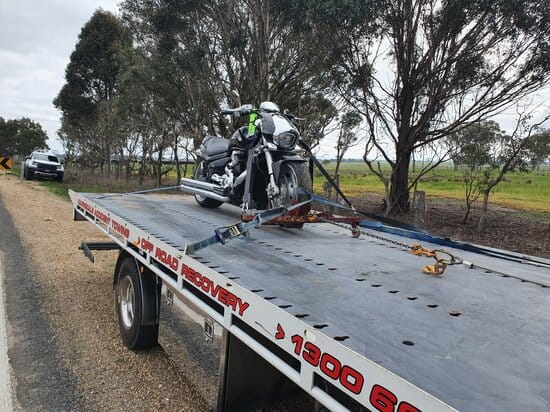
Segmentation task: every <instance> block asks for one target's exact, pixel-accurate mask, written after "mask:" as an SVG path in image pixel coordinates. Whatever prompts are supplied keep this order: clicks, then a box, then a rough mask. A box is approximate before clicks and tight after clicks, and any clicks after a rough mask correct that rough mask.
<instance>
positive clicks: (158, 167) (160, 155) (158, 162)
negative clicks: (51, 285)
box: [156, 150, 162, 187]
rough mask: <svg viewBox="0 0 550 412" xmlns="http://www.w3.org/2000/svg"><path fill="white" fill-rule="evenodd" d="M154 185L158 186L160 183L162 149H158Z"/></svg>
mask: <svg viewBox="0 0 550 412" xmlns="http://www.w3.org/2000/svg"><path fill="white" fill-rule="evenodd" d="M156 175H157V176H156V178H157V179H156V185H157V187H160V186H161V185H162V150H159V158H158V160H157V173H156Z"/></svg>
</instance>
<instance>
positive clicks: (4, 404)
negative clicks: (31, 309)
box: [0, 251, 13, 411]
mask: <svg viewBox="0 0 550 412" xmlns="http://www.w3.org/2000/svg"><path fill="white" fill-rule="evenodd" d="M4 276H5V275H4V255H3V254H2V251H0V411H11V410H13V408H12V403H11V384H10V364H9V361H8V338H7V315H6V308H5V306H4V305H5V299H4V281H3V279H4Z"/></svg>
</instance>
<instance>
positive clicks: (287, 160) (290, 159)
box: [273, 155, 308, 182]
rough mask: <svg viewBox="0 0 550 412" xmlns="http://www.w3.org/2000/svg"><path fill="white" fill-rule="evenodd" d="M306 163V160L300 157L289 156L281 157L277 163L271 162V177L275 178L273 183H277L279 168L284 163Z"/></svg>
mask: <svg viewBox="0 0 550 412" xmlns="http://www.w3.org/2000/svg"><path fill="white" fill-rule="evenodd" d="M307 161H308V160H307V159H304V158H303V157H302V156H300V155H291V156H286V157H283V158H282V159H281V160H279V161H277V162H273V175H274V177H275V181H276V182H278V181H279V174H280V173H281V167H282V165H283V164H284V163H306V162H307Z"/></svg>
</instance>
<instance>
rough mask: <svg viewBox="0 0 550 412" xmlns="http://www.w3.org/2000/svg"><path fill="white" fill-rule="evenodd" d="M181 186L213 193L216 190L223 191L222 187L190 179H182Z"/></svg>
mask: <svg viewBox="0 0 550 412" xmlns="http://www.w3.org/2000/svg"><path fill="white" fill-rule="evenodd" d="M180 184H181V185H182V186H185V187H194V188H197V189H203V190H210V191H212V192H213V191H214V190H215V189H221V186H220V185H217V184H215V183H209V182H203V181H201V180H195V179H188V178H186V177H184V178H182V179H181V181H180Z"/></svg>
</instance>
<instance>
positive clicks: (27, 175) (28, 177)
mask: <svg viewBox="0 0 550 412" xmlns="http://www.w3.org/2000/svg"><path fill="white" fill-rule="evenodd" d="M25 170H26V172H25V179H26V180H32V178H33V177H34V173H33V171H32V170H29V168H26V169H25Z"/></svg>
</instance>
